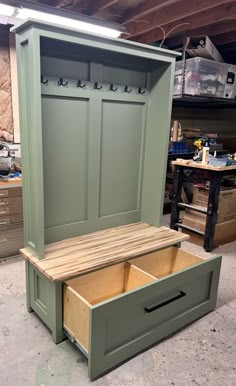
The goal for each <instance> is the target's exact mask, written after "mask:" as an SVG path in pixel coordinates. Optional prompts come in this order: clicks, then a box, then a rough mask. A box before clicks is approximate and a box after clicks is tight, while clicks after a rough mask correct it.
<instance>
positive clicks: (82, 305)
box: [63, 285, 90, 352]
mask: <svg viewBox="0 0 236 386" xmlns="http://www.w3.org/2000/svg"><path fill="white" fill-rule="evenodd" d="M89 310H90V306H89V304H88V303H87V302H86V301H85V300H84V299H83V298H82V297H81V296H79V294H78V293H77V292H76V291H75V290H74V289H73V288H71V287H67V285H64V310H63V324H64V327H65V329H66V330H67V331H68V332H69V333H70V334H71V335H72V336H73V337H74V338H75V339H76V340H77V341H78V342H79V343H80V344H81V346H82V347H83V348H84V350H85V351H86V352H88V346H89V326H90V323H89Z"/></svg>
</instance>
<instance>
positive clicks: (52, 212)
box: [42, 97, 89, 228]
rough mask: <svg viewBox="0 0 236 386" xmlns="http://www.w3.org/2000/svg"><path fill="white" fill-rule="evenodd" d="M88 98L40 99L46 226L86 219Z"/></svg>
mask: <svg viewBox="0 0 236 386" xmlns="http://www.w3.org/2000/svg"><path fill="white" fill-rule="evenodd" d="M88 112H89V102H88V100H87V99H76V98H63V97H61V98H59V97H43V98H42V116H43V146H44V195H45V226H46V227H47V228H48V227H53V226H58V225H65V224H70V223H74V222H78V221H82V220H86V219H87V196H88V131H89V130H88Z"/></svg>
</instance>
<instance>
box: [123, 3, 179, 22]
mask: <svg viewBox="0 0 236 386" xmlns="http://www.w3.org/2000/svg"><path fill="white" fill-rule="evenodd" d="M179 1H180V0H149V1H144V2H143V3H141V4H138V5H137V6H136V7H134V8H132V9H129V8H128V9H127V11H126V12H125V13H124V14H123V16H122V19H121V23H122V24H127V23H128V22H130V21H132V20H137V19H143V18H144V19H146V18H145V17H146V15H148V14H150V13H152V12H154V11H158V10H160V9H161V8H162V7H167V6H169V5H172V4H174V3H178V2H179Z"/></svg>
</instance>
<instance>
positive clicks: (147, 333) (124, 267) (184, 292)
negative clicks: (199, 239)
mask: <svg viewBox="0 0 236 386" xmlns="http://www.w3.org/2000/svg"><path fill="white" fill-rule="evenodd" d="M220 265H221V257H214V258H211V259H208V260H203V259H202V258H200V257H198V256H195V255H192V254H190V253H187V252H185V251H183V250H182V249H178V248H176V247H170V248H166V249H163V250H160V251H157V252H154V253H150V254H147V255H144V256H141V257H139V258H135V259H132V260H130V261H129V262H128V263H122V264H117V265H114V266H112V267H107V268H104V269H101V270H99V271H95V272H92V273H89V274H86V275H83V276H80V277H78V278H75V279H72V280H69V281H67V282H65V284H64V311H63V318H64V329H65V331H66V332H67V335H68V336H69V337H70V338H71V340H74V341H75V342H76V344H77V345H78V346H79V347H80V348H81V350H82V351H83V352H84V353H85V355H86V356H87V357H88V362H89V363H88V365H89V376H90V378H91V379H94V378H96V377H98V376H99V375H101V374H102V373H104V372H105V371H107V370H108V369H110V368H112V367H114V366H116V365H118V364H119V363H121V362H123V361H124V360H125V359H127V358H129V357H131V356H133V355H135V354H136V353H138V352H140V351H142V350H143V349H145V348H147V347H148V346H150V345H152V344H154V343H155V342H157V341H158V340H160V339H162V338H164V337H165V336H168V335H169V334H171V333H173V332H174V331H176V330H178V329H180V328H182V327H183V326H185V325H187V324H188V323H190V322H192V321H193V320H195V319H197V318H199V317H200V316H202V315H204V314H206V313H207V312H209V311H211V310H212V309H214V307H215V304H216V297H217V289H218V282H219V273H220Z"/></svg>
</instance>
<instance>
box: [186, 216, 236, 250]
mask: <svg viewBox="0 0 236 386" xmlns="http://www.w3.org/2000/svg"><path fill="white" fill-rule="evenodd" d="M183 224H184V225H187V226H189V227H191V228H194V229H196V230H198V231H201V232H205V228H206V215H204V214H202V213H197V212H194V211H191V210H188V211H187V210H186V211H185V214H184V217H183ZM183 232H184V233H186V234H188V235H189V236H190V239H189V241H190V242H192V243H194V244H197V245H200V246H203V243H204V237H203V236H201V235H197V234H196V233H194V232H191V231H188V230H185V229H183ZM234 240H236V219H234V220H230V221H226V222H222V223H220V224H216V228H215V237H214V247H217V246H218V245H222V244H226V243H230V242H231V241H234Z"/></svg>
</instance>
